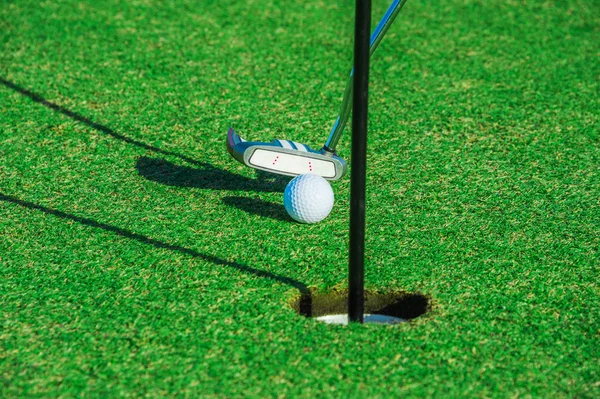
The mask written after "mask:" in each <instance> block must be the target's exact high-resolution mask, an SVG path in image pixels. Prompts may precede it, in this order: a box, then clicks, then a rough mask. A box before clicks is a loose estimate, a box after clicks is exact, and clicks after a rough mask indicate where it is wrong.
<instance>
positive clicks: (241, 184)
mask: <svg viewBox="0 0 600 399" xmlns="http://www.w3.org/2000/svg"><path fill="white" fill-rule="evenodd" d="M135 168H136V169H137V171H138V173H139V174H140V176H142V177H144V178H146V179H148V180H150V181H154V182H157V183H161V184H165V185H167V186H177V187H194V188H203V189H211V190H229V191H235V190H244V191H264V192H277V191H283V190H284V189H285V184H283V183H281V182H280V181H278V180H273V179H256V180H255V179H249V178H247V177H243V176H240V175H236V174H233V173H230V172H227V171H224V170H221V169H217V168H215V167H213V166H209V167H206V166H205V165H204V168H203V169H198V168H191V167H187V166H179V165H175V164H174V163H172V162H169V161H166V160H164V159H157V158H149V157H140V158H139V159H138V160H137V162H136V165H135ZM282 184H283V185H282Z"/></svg>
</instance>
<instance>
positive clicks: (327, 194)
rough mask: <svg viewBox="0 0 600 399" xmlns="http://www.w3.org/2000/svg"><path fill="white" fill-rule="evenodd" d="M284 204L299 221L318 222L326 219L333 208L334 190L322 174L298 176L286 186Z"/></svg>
mask: <svg viewBox="0 0 600 399" xmlns="http://www.w3.org/2000/svg"><path fill="white" fill-rule="evenodd" d="M283 206H284V207H285V210H286V211H287V213H288V214H289V215H290V216H291V217H292V219H294V220H296V221H297V222H300V223H317V222H320V221H321V220H323V219H325V218H326V217H327V215H329V212H331V208H333V190H332V189H331V186H330V185H329V182H328V181H327V180H325V179H324V178H322V177H321V176H318V175H311V174H307V175H300V176H296V177H294V178H293V179H292V180H291V181H290V182H289V183H288V185H287V187H286V188H285V192H284V194H283Z"/></svg>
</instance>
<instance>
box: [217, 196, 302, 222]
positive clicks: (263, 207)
mask: <svg viewBox="0 0 600 399" xmlns="http://www.w3.org/2000/svg"><path fill="white" fill-rule="evenodd" d="M222 201H223V203H224V204H225V205H227V206H231V207H234V208H238V209H240V210H242V211H244V212H246V213H250V214H253V215H258V216H263V217H268V218H271V219H275V220H280V221H283V222H291V221H292V219H291V218H290V217H289V216H288V214H287V212H286V211H285V208H284V207H283V205H280V204H275V203H273V202H267V201H263V200H261V199H257V198H246V197H225V198H223V199H222Z"/></svg>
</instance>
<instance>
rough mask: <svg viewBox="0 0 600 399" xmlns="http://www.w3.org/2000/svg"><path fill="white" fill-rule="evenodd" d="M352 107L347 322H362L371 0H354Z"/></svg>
mask: <svg viewBox="0 0 600 399" xmlns="http://www.w3.org/2000/svg"><path fill="white" fill-rule="evenodd" d="M354 29H355V30H354V93H353V108H352V176H351V180H350V254H349V255H350V256H349V257H350V259H349V268H348V275H349V276H348V320H349V321H350V322H359V323H362V322H363V321H364V307H365V299H364V280H365V278H364V275H365V270H364V261H365V259H364V255H365V254H364V252H365V182H366V175H367V116H368V101H369V98H368V97H369V35H370V32H371V0H356V16H355V28H354Z"/></svg>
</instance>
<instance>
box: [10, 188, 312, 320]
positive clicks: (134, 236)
mask: <svg viewBox="0 0 600 399" xmlns="http://www.w3.org/2000/svg"><path fill="white" fill-rule="evenodd" d="M0 201H4V202H8V203H11V204H15V205H19V206H21V207H23V208H27V209H34V210H37V211H41V212H43V213H46V214H48V215H53V216H56V217H58V218H61V219H65V220H71V221H74V222H77V223H80V224H82V225H84V226H88V227H93V228H97V229H101V230H104V231H109V232H111V233H114V234H116V235H118V236H121V237H125V238H128V239H131V240H136V241H139V242H141V243H143V244H147V245H151V246H153V247H155V248H160V249H168V250H170V251H175V252H179V253H181V254H185V255H188V256H190V257H192V258H196V259H202V260H204V261H207V262H211V263H213V264H215V265H217V266H225V267H230V268H233V269H236V270H239V271H241V272H244V273H247V274H250V275H253V276H257V277H262V278H267V279H269V280H273V281H275V282H278V283H282V284H286V285H288V286H290V287H293V288H295V289H297V290H298V291H299V292H300V294H301V295H302V296H306V295H309V296H310V295H311V292H310V290H309V289H308V288H307V287H306V285H304V284H302V283H301V282H299V281H297V280H294V279H292V278H289V277H285V276H281V275H279V274H275V273H270V272H266V271H263V270H259V269H255V268H253V267H250V266H247V265H244V264H241V263H237V262H230V261H226V260H223V259H220V258H217V257H216V256H212V255H207V254H203V253H201V252H198V251H195V250H193V249H189V248H185V247H182V246H180V245H176V244H169V243H166V242H163V241H160V240H156V239H154V238H150V237H146V236H144V235H142V234H138V233H134V232H132V231H129V230H125V229H122V228H120V227H116V226H111V225H109V224H105V223H101V222H97V221H95V220H93V219H88V218H84V217H81V216H75V215H71V214H69V213H66V212H62V211H59V210H56V209H52V208H47V207H45V206H42V205H38V204H34V203H32V202H28V201H23V200H21V199H18V198H15V197H11V196H9V195H5V194H2V193H0ZM308 302H310V300H309V301H308ZM304 307H305V308H304ZM303 308H304V311H306V312H310V311H311V310H310V309H311V307H310V306H309V304H305V305H304V306H303Z"/></svg>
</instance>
